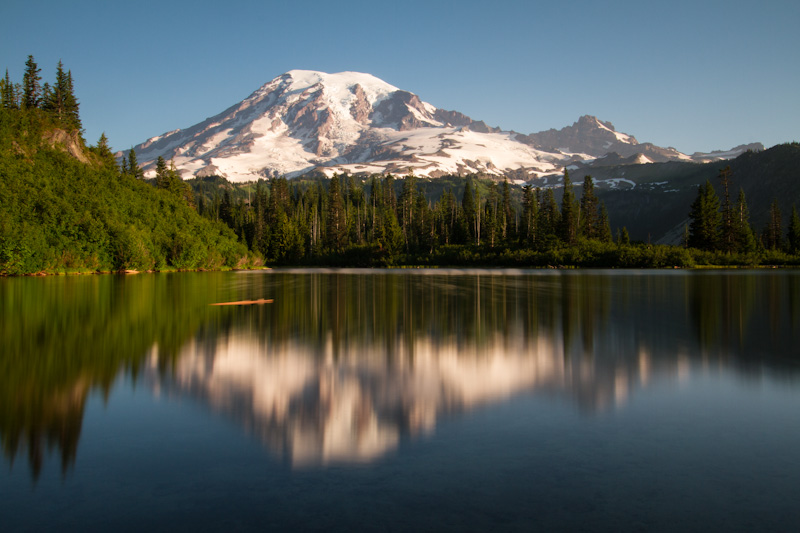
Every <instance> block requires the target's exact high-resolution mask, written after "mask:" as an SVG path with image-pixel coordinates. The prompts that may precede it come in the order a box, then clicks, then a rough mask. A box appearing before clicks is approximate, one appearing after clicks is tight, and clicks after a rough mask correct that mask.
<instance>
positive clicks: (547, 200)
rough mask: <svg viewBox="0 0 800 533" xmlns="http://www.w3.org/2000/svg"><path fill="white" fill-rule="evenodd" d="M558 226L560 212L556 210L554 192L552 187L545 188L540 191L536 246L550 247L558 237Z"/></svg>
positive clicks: (559, 224)
mask: <svg viewBox="0 0 800 533" xmlns="http://www.w3.org/2000/svg"><path fill="white" fill-rule="evenodd" d="M560 226H561V212H560V211H559V210H558V204H557V203H556V196H555V193H554V192H553V189H547V190H545V191H544V193H542V195H541V199H540V203H539V221H538V223H537V228H538V231H537V232H536V236H537V241H538V248H540V249H546V248H549V247H551V246H552V245H553V244H554V241H555V240H556V239H557V238H558V230H559V227H560Z"/></svg>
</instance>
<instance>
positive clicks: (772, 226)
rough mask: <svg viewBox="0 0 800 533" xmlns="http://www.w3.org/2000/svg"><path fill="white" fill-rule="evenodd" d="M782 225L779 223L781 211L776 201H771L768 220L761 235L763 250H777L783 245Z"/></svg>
mask: <svg viewBox="0 0 800 533" xmlns="http://www.w3.org/2000/svg"><path fill="white" fill-rule="evenodd" d="M782 228H783V225H782V223H781V209H780V207H778V199H777V198H776V199H774V200H773V201H772V205H770V208H769V220H768V221H767V225H766V227H765V228H764V231H763V233H762V235H761V240H762V242H763V243H764V248H766V249H767V250H779V249H780V248H781V246H782V245H783V237H782V235H781V234H782V233H783V229H782Z"/></svg>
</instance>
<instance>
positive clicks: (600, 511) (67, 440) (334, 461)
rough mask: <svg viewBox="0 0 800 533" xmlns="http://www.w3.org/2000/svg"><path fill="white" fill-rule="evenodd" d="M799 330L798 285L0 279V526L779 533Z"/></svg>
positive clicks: (798, 457)
mask: <svg viewBox="0 0 800 533" xmlns="http://www.w3.org/2000/svg"><path fill="white" fill-rule="evenodd" d="M259 298H268V299H272V300H273V303H271V304H264V305H255V306H241V307H237V306H225V307H217V306H211V305H209V304H211V303H217V302H228V301H236V300H254V299H259ZM798 339H800V272H794V271H770V272H766V271H763V272H663V271H657V272H641V271H627V272H623V271H613V272H559V271H556V272H551V271H547V272H542V271H536V272H519V271H513V272H512V271H489V270H483V271H478V270H476V271H358V270H354V271H336V272H328V271H284V272H281V271H270V272H258V273H196V274H193V273H183V274H163V275H162V274H153V275H140V276H129V277H123V276H90V277H66V278H65V277H59V278H43V279H42V278H15V279H0V342H1V343H2V344H1V346H2V353H1V354H0V437H2V447H3V452H4V455H5V457H6V462H5V465H4V467H5V468H4V471H3V473H2V474H1V475H0V494H1V495H2V497H1V498H0V517H2V519H1V520H2V529H3V530H6V531H16V530H43V529H55V528H62V527H65V528H74V529H81V530H85V529H96V530H120V529H122V530H125V529H130V530H142V529H170V530H175V529H178V530H209V529H210V530H219V529H229V528H267V529H279V530H293V529H306V530H308V529H311V530H326V531H328V530H352V529H359V530H390V531H411V530H457V531H465V530H477V531H487V530H524V531H529V530H531V529H541V530H552V529H567V528H569V529H584V530H609V531H619V530H631V529H634V530H635V529H641V530H648V531H651V530H711V529H713V530H719V529H724V530H748V531H752V530H771V531H775V530H786V531H792V530H797V529H798V528H800V506H798V505H797V502H798V501H800V355H798V352H800V350H798Z"/></svg>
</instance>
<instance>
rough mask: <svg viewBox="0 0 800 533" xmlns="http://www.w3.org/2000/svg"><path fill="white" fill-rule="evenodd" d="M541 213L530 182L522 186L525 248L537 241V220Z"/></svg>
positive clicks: (522, 235) (522, 230)
mask: <svg viewBox="0 0 800 533" xmlns="http://www.w3.org/2000/svg"><path fill="white" fill-rule="evenodd" d="M538 214H539V202H538V200H537V198H536V193H535V192H534V191H533V187H532V186H531V185H530V184H526V185H524V186H523V187H522V224H521V226H520V242H521V244H522V246H523V248H533V246H534V244H535V243H536V233H537V232H536V229H537V228H536V222H537V218H538Z"/></svg>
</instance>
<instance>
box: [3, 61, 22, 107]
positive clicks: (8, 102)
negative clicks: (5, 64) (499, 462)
mask: <svg viewBox="0 0 800 533" xmlns="http://www.w3.org/2000/svg"><path fill="white" fill-rule="evenodd" d="M0 105H2V107H3V108H5V109H19V99H18V96H17V91H16V88H15V86H14V83H12V82H11V78H9V77H8V69H6V77H5V78H3V79H2V80H0Z"/></svg>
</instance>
